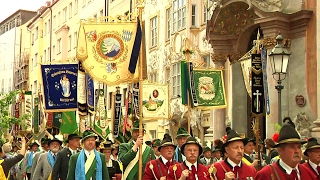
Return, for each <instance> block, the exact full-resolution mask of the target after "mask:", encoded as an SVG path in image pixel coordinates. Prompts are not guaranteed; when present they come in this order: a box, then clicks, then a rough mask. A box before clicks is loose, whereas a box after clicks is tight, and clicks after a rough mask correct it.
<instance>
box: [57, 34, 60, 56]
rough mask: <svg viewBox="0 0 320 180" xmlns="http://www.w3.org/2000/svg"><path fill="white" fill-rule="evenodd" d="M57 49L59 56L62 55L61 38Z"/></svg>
mask: <svg viewBox="0 0 320 180" xmlns="http://www.w3.org/2000/svg"><path fill="white" fill-rule="evenodd" d="M57 46H58V47H57V48H58V52H57V54H60V53H61V38H59V39H58V41H57Z"/></svg>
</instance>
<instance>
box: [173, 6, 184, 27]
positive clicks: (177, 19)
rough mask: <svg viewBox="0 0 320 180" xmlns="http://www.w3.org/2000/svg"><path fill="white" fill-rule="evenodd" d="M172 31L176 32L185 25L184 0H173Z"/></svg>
mask: <svg viewBox="0 0 320 180" xmlns="http://www.w3.org/2000/svg"><path fill="white" fill-rule="evenodd" d="M172 17H173V19H172V20H173V22H172V23H173V25H172V31H173V32H177V31H180V30H182V29H183V28H185V26H186V0H173V16H172Z"/></svg>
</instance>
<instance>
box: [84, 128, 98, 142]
mask: <svg viewBox="0 0 320 180" xmlns="http://www.w3.org/2000/svg"><path fill="white" fill-rule="evenodd" d="M89 137H94V138H96V139H97V138H98V135H97V134H96V133H94V132H93V131H91V130H85V131H84V132H83V134H82V140H81V141H82V142H83V141H84V140H86V139H87V138H89Z"/></svg>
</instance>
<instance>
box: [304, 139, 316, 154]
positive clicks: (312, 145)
mask: <svg viewBox="0 0 320 180" xmlns="http://www.w3.org/2000/svg"><path fill="white" fill-rule="evenodd" d="M314 148H320V144H319V143H318V141H317V139H316V138H310V139H309V140H308V143H307V145H306V150H305V151H304V152H303V154H304V155H306V156H308V151H309V150H310V149H314Z"/></svg>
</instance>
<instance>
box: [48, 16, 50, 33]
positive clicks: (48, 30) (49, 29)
mask: <svg viewBox="0 0 320 180" xmlns="http://www.w3.org/2000/svg"><path fill="white" fill-rule="evenodd" d="M48 33H51V20H50V19H49V20H48Z"/></svg>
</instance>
